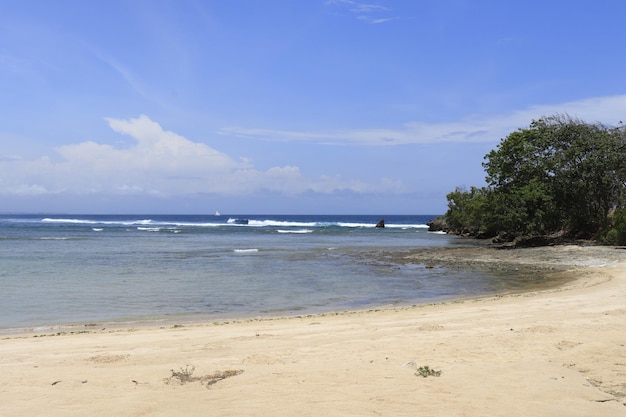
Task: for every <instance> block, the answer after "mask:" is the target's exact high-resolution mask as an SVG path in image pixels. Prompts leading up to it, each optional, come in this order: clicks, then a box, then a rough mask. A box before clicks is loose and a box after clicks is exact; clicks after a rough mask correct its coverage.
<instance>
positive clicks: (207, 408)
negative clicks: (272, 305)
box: [0, 264, 626, 417]
mask: <svg viewBox="0 0 626 417" xmlns="http://www.w3.org/2000/svg"><path fill="white" fill-rule="evenodd" d="M579 274H580V275H581V277H580V278H579V279H578V280H576V281H574V282H573V283H570V284H568V285H566V286H565V287H563V288H559V289H556V290H554V289H553V290H547V291H542V292H534V293H529V294H522V295H509V296H502V297H489V298H484V299H478V300H469V301H463V302H456V303H445V304H438V305H428V306H418V307H409V308H391V309H381V310H377V311H364V312H350V313H341V314H329V315H318V316H311V317H297V318H280V319H275V320H249V321H239V322H231V323H227V324H220V325H216V324H198V325H185V326H183V327H174V326H168V327H167V328H141V329H116V330H99V329H93V328H90V330H89V332H88V333H79V334H64V335H46V336H39V335H38V337H34V335H33V334H27V335H5V336H3V337H1V338H0V372H1V373H0V375H1V378H0V415H1V416H16V417H17V416H19V417H23V416H59V417H61V416H63V417H67V416H466V417H471V416H476V417H485V416H503V417H504V416H506V417H515V416H520V417H529V416H542V417H549V416H555V417H557V416H558V417H562V416H570V417H571V416H602V417H610V416H626V406H624V402H625V401H626V398H625V396H626V347H625V346H624V345H625V344H626V264H619V265H617V266H611V267H604V268H590V269H586V270H584V271H582V272H579ZM187 365H189V367H188V368H187V370H188V371H191V370H192V369H194V370H193V373H192V374H191V377H192V379H193V378H194V377H195V378H196V380H193V381H190V382H188V383H186V384H180V383H179V380H178V379H176V378H169V377H171V376H172V370H174V371H176V372H179V371H180V370H181V368H183V369H185V368H186V367H187ZM420 366H429V367H430V368H431V369H434V370H437V371H441V376H439V377H435V376H430V377H427V378H424V377H421V376H417V375H416V367H420ZM192 367H193V368H192ZM235 370H237V371H239V370H240V371H243V372H242V373H240V374H238V375H234V376H230V377H227V378H225V379H222V380H219V381H217V382H215V383H214V384H212V385H207V382H208V379H207V378H208V377H209V376H211V375H213V374H215V373H216V372H217V371H221V372H223V371H235ZM202 377H206V378H204V379H202ZM168 378H169V380H168Z"/></svg>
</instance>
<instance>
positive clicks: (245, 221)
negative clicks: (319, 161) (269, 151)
mask: <svg viewBox="0 0 626 417" xmlns="http://www.w3.org/2000/svg"><path fill="white" fill-rule="evenodd" d="M212 217H213V216H212ZM202 220H204V219H202ZM41 222H43V223H57V224H71V225H90V226H94V225H109V226H145V227H150V228H158V227H168V226H169V227H183V228H194V227H195V228H213V227H226V226H230V227H253V228H264V227H266V228H279V229H280V230H285V229H291V228H299V229H311V228H321V229H333V228H350V229H370V228H375V227H376V222H375V221H372V222H350V221H341V220H339V219H338V220H337V221H324V220H315V221H298V220H280V219H258V218H257V219H253V218H248V217H230V218H228V219H227V220H226V221H224V220H211V221H201V220H199V221H184V220H182V221H180V220H178V219H172V220H170V219H150V218H144V219H136V220H134V219H129V220H126V219H119V220H118V219H110V218H109V219H97V218H96V219H93V218H91V219H80V218H55V217H46V218H43V219H41ZM385 228H388V229H404V230H407V229H427V228H428V225H427V224H421V223H415V224H411V223H402V224H394V223H392V222H386V223H385ZM306 233H309V232H306Z"/></svg>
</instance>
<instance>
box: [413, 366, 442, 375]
mask: <svg viewBox="0 0 626 417" xmlns="http://www.w3.org/2000/svg"><path fill="white" fill-rule="evenodd" d="M415 375H417V376H421V377H424V378H426V377H429V376H441V371H435V370H434V369H432V368H431V367H429V366H428V365H426V366H420V367H419V368H417V371H415Z"/></svg>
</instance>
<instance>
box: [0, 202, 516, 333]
mask: <svg viewBox="0 0 626 417" xmlns="http://www.w3.org/2000/svg"><path fill="white" fill-rule="evenodd" d="M433 217H434V216H430V215H428V216H423V215H417V216H267V215H237V216H234V215H221V216H215V215H200V216H190V215H178V216H174V215H171V216H164V215H158V216H157V215H118V216H110V215H52V214H49V215H48V214H46V215H2V216H0V331H5V332H6V331H14V330H16V329H22V330H23V329H32V328H46V327H55V326H60V325H67V324H81V323H82V324H84V323H110V322H117V323H137V322H154V321H159V320H168V321H172V320H180V321H185V320H188V321H189V320H191V321H193V320H212V319H229V318H239V317H251V316H271V315H289V314H305V313H316V312H325V311H340V310H346V309H357V308H367V307H376V306H384V305H392V304H415V303H425V302H432V301H439V300H445V299H452V298H457V297H460V296H468V295H481V294H487V293H492V292H496V291H503V290H506V289H507V288H506V287H507V284H506V282H504V284H503V280H502V277H496V276H491V275H489V274H486V273H478V272H475V271H458V270H456V271H448V270H446V269H445V268H426V267H425V266H424V265H396V264H393V265H390V264H389V263H386V262H382V261H380V260H379V259H377V257H376V256H369V255H367V256H364V254H373V255H375V254H376V253H377V252H379V251H384V250H389V249H402V250H404V249H406V250H408V249H413V248H418V247H440V246H449V245H465V244H472V241H469V240H464V239H460V238H456V237H451V236H447V235H443V234H436V233H429V232H428V231H427V226H426V222H427V221H428V220H430V219H432V218H433ZM381 218H384V219H385V222H386V227H385V228H384V229H377V228H375V227H374V225H375V224H376V223H377V222H378V220H380V219H381ZM511 285H514V283H512V284H511Z"/></svg>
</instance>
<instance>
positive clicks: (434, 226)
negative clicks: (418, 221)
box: [427, 217, 449, 233]
mask: <svg viewBox="0 0 626 417" xmlns="http://www.w3.org/2000/svg"><path fill="white" fill-rule="evenodd" d="M427 225H428V231H429V232H446V233H447V232H448V231H449V229H448V224H447V223H446V220H445V219H444V218H443V217H437V218H435V219H432V220H431V221H429V222H428V223H427Z"/></svg>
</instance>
